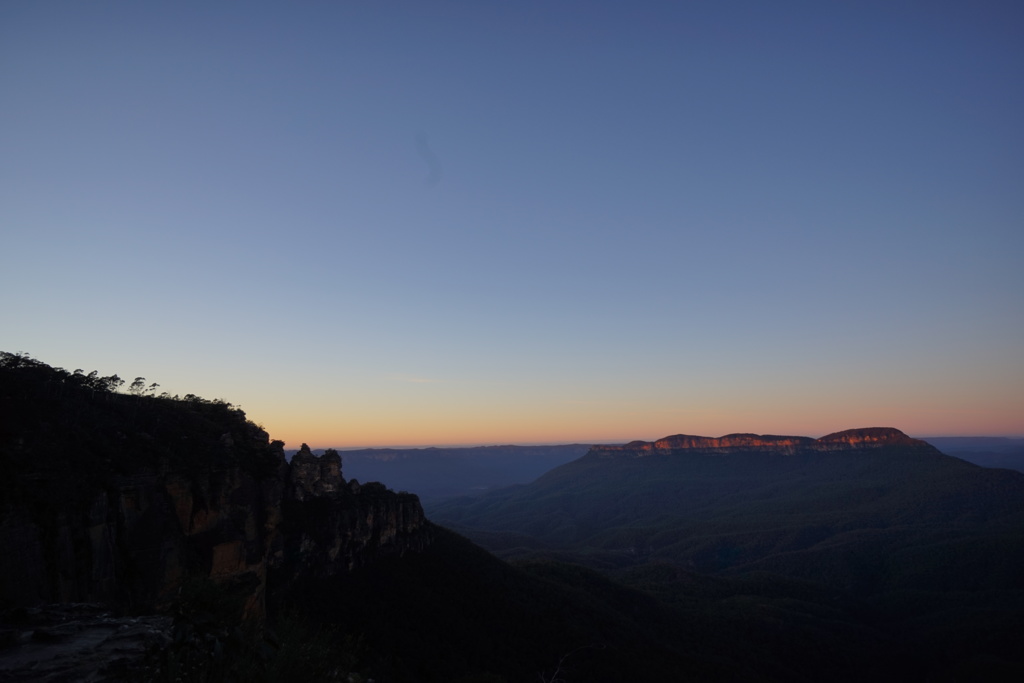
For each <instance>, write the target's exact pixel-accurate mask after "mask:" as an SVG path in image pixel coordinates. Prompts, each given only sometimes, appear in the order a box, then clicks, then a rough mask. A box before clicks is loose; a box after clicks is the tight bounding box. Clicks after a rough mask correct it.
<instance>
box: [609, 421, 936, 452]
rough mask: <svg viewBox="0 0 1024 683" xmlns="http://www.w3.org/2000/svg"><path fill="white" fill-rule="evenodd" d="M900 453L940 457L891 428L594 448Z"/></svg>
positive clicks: (680, 438)
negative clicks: (810, 435)
mask: <svg viewBox="0 0 1024 683" xmlns="http://www.w3.org/2000/svg"><path fill="white" fill-rule="evenodd" d="M880 449H900V450H901V451H903V452H906V451H908V449H909V450H910V451H914V452H929V453H937V452H938V451H936V450H935V449H934V448H933V447H932V446H931V445H929V444H927V443H925V442H924V441H919V440H917V439H912V438H910V437H909V436H907V435H906V434H904V433H903V432H901V431H900V430H898V429H893V428H891V427H869V428H865V429H848V430H846V431H842V432H835V433H833V434H828V435H826V436H823V437H821V438H820V439H813V438H811V437H807V436H775V435H759V434H727V435H725V436H720V437H717V438H716V437H708V436H690V435H688V434H676V435H674V436H667V437H665V438H664V439H658V440H657V441H654V442H651V441H631V442H630V443H627V444H624V445H621V446H593V447H592V448H591V449H590V453H591V455H593V456H594V457H606V458H607V457H634V458H639V457H645V456H649V455H665V454H671V453H680V452H685V453H691V454H701V455H727V454H729V453H738V452H745V453H750V452H764V453H776V454H789V455H794V454H797V453H814V452H836V451H860V450H880Z"/></svg>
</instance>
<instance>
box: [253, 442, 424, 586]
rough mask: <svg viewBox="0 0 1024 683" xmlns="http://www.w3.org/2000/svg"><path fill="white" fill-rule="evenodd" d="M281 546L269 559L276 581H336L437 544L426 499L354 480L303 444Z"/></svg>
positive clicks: (291, 473) (291, 471) (289, 478)
mask: <svg viewBox="0 0 1024 683" xmlns="http://www.w3.org/2000/svg"><path fill="white" fill-rule="evenodd" d="M285 482H286V484H285V495H284V498H283V500H282V504H281V515H282V524H281V527H280V531H281V533H280V543H278V544H276V545H275V547H274V551H273V553H272V554H271V557H270V558H269V565H270V568H271V570H272V572H273V578H274V580H273V583H274V584H275V586H279V587H280V590H282V591H285V592H287V590H288V588H289V587H290V586H291V585H292V584H293V583H294V582H296V581H302V580H303V579H310V578H317V579H322V578H329V577H332V576H338V575H340V574H345V573H348V572H351V571H352V570H354V569H356V568H358V567H362V566H366V565H368V564H372V563H373V562H374V561H375V560H376V559H378V558H379V557H382V556H390V555H403V554H405V553H407V552H419V551H421V550H423V549H424V548H426V546H427V544H429V542H430V540H431V533H430V531H429V525H428V524H427V521H426V518H425V517H424V514H423V508H422V507H421V506H420V502H419V498H417V497H416V496H415V495H413V494H410V493H394V492H392V491H389V490H388V489H387V488H385V487H384V485H383V484H378V483H368V484H360V483H359V482H358V481H356V480H354V479H353V480H351V481H349V482H346V481H345V480H344V479H343V478H342V476H341V458H340V457H339V456H338V454H337V453H336V452H335V451H332V450H329V451H327V453H325V454H324V455H323V456H321V457H319V458H318V457H316V456H314V455H313V454H312V453H311V452H310V451H309V449H308V447H306V445H305V444H303V447H302V449H301V450H300V451H299V452H298V453H296V454H295V456H294V457H293V458H292V461H291V466H290V467H289V468H288V471H287V473H286V476H285Z"/></svg>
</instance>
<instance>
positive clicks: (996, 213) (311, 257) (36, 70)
mask: <svg viewBox="0 0 1024 683" xmlns="http://www.w3.org/2000/svg"><path fill="white" fill-rule="evenodd" d="M1022 122H1024V4H1021V3H1019V2H1016V1H1009V2H976V1H971V2H967V1H964V2H899V1H894V2H858V3H821V2H740V1H736V2H733V1H729V0H723V2H680V3H668V2H664V3H662V2H658V3H651V2H636V3H620V2H603V1H595V2H533V1H530V0H525V1H521V2H515V3H496V2H407V3H400V2H372V3H371V2H309V3H292V2H288V3H285V2H246V3H235V2H231V3H229V2H174V3H137V2H102V1H97V2H88V3H83V2H71V1H67V2H60V1H43V2H31V1H28V0H8V1H7V2H3V3H0V240H2V242H0V243H2V248H0V316H2V317H0V350H4V351H9V352H26V353H29V354H31V355H32V356H33V357H35V358H37V359H39V360H41V361H43V362H46V363H48V364H50V365H53V366H59V367H64V368H66V369H68V370H71V369H75V368H83V369H84V370H85V371H87V372H88V371H90V370H94V369H95V370H98V371H99V372H100V374H101V375H107V374H113V373H117V374H118V375H120V376H121V377H123V378H126V379H127V380H128V381H129V382H130V381H131V380H132V379H133V378H134V377H136V376H142V377H145V378H146V380H147V382H156V383H158V384H160V385H161V386H160V391H165V390H166V391H168V392H169V393H171V394H181V395H184V394H187V393H195V394H198V395H201V396H204V397H207V398H211V399H213V398H222V399H224V400H227V401H229V402H231V403H233V404H235V405H239V406H241V408H242V409H243V410H245V411H246V414H247V415H248V417H249V418H250V419H252V420H253V421H254V422H256V423H258V424H261V425H263V426H264V427H265V428H266V429H267V430H268V431H269V432H270V434H271V436H272V437H274V438H279V439H282V440H284V441H285V442H286V443H287V444H288V445H289V446H291V447H297V446H298V445H299V444H300V443H302V442H306V443H309V444H310V445H311V446H313V447H327V446H333V447H365V446H385V445H391V446H413V445H458V444H498V443H524V444H525V443H560V442H583V443H594V442H611V441H623V440H632V439H646V440H651V439H657V438H660V437H663V436H666V435H669V434H677V433H686V434H698V435H705V436H719V435H722V434H726V433H732V432H754V433H767V434H800V435H808V436H821V435H824V434H827V433H829V432H833V431H838V430H842V429H848V428H855V427H869V426H890V427H896V428H899V429H902V430H903V431H905V432H907V433H908V434H911V435H915V436H940V435H980V434H986V435H1016V436H1020V435H1024V267H1022V252H1024V125H1022Z"/></svg>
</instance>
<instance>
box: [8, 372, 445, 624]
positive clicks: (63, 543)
mask: <svg viewBox="0 0 1024 683" xmlns="http://www.w3.org/2000/svg"><path fill="white" fill-rule="evenodd" d="M4 360H5V364H0V416H2V417H0V462H2V463H3V466H4V470H5V478H4V481H3V482H0V547H2V548H3V549H4V552H3V553H0V607H13V606H28V605H35V604H41V603H57V602H59V603H69V602H97V603H104V604H107V605H112V606H114V607H115V608H117V609H121V610H124V611H132V612H146V611H151V610H153V609H156V608H157V607H158V606H159V605H160V604H161V603H162V602H165V601H166V600H168V599H169V598H172V597H173V596H174V595H175V591H177V590H178V589H179V588H180V587H181V586H182V585H183V584H184V583H186V582H188V581H190V580H196V579H199V580H212V581H214V582H216V583H218V584H220V585H221V586H223V587H225V588H226V589H228V590H229V591H231V592H232V593H233V594H234V595H236V596H237V597H239V598H240V599H241V600H242V601H243V602H244V612H245V613H246V614H247V615H248V616H249V617H252V618H255V619H262V617H263V616H264V614H265V609H266V604H267V598H268V594H269V593H271V592H286V591H287V589H288V586H289V585H292V584H293V583H294V582H295V581H297V580H301V579H302V577H304V576H308V575H314V574H315V575H318V576H324V575H333V574H338V573H343V572H347V571H351V570H352V569H353V568H355V567H359V566H363V565H366V564H368V563H372V562H373V561H374V560H375V558H377V557H381V556H383V555H394V554H403V553H406V552H415V551H419V550H421V549H423V548H424V547H426V545H427V544H428V543H429V542H430V537H431V536H430V533H431V532H430V530H429V529H430V528H429V524H428V523H427V522H426V520H425V519H424V515H423V510H422V508H421V507H420V503H419V500H418V499H417V498H416V496H414V495H411V494H397V493H393V492H391V491H388V490H386V489H385V488H384V487H383V486H381V485H374V484H366V485H360V484H359V483H358V482H356V481H351V482H346V481H345V480H344V478H343V477H342V470H341V459H340V457H339V456H338V454H337V453H334V452H330V453H328V454H326V455H324V456H322V457H320V458H317V457H315V456H313V454H312V453H310V451H309V449H308V448H304V449H303V450H302V451H301V452H300V453H299V454H298V455H297V456H296V457H295V458H294V459H293V461H292V462H291V463H290V464H289V463H288V462H286V461H285V457H284V452H283V444H282V443H281V442H272V441H270V439H269V437H268V435H267V433H266V432H265V431H263V430H262V429H261V428H259V427H257V426H256V425H254V424H252V423H251V422H249V421H248V420H246V419H245V415H244V413H242V412H241V411H240V410H238V409H236V408H233V407H232V406H230V405H229V404H226V403H223V402H211V401H205V400H203V399H199V398H197V397H187V398H186V399H174V398H169V397H165V398H156V397H147V396H130V395H124V394H117V393H114V392H111V391H105V390H104V388H103V387H99V389H98V390H97V388H96V387H92V386H88V385H86V384H85V383H83V382H81V381H79V380H77V379H76V377H78V375H71V374H70V373H67V372H65V371H62V370H59V369H54V368H49V367H48V366H45V365H43V364H41V363H38V362H36V361H31V360H26V359H21V360H20V361H17V359H15V361H12V360H11V356H10V355H9V354H8V355H7V356H5V358H4ZM275 582H276V583H275Z"/></svg>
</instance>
